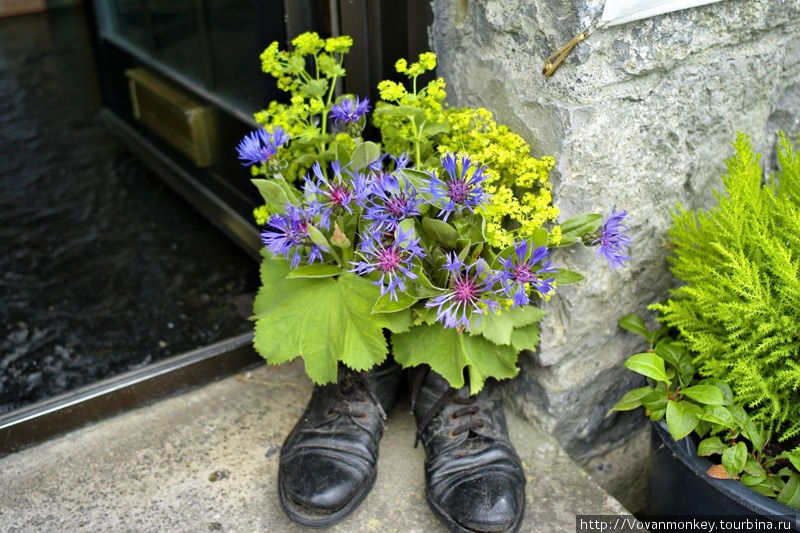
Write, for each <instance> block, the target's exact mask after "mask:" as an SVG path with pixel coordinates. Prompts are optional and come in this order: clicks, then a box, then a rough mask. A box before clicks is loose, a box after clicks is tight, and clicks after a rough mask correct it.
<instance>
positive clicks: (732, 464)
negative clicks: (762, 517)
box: [611, 315, 800, 509]
mask: <svg viewBox="0 0 800 533" xmlns="http://www.w3.org/2000/svg"><path fill="white" fill-rule="evenodd" d="M619 325H620V326H621V327H622V328H624V329H627V330H628V331H631V332H633V333H636V334H638V335H641V336H643V337H644V338H645V339H646V340H647V342H648V344H649V345H650V348H649V349H648V350H647V351H645V352H642V353H637V354H634V355H632V356H631V357H629V358H628V360H627V361H625V367H626V368H628V369H629V370H632V371H634V372H636V373H638V374H641V375H643V376H646V377H647V378H649V380H650V385H648V386H646V387H640V388H638V389H633V390H631V391H628V392H627V393H625V395H624V396H623V397H622V398H621V399H620V400H619V401H618V402H617V403H616V405H615V406H614V407H613V408H612V409H611V411H629V410H631V409H636V408H637V407H640V406H642V407H644V408H645V413H646V414H647V415H648V416H649V417H650V419H651V420H653V421H658V420H665V421H666V423H667V428H668V429H669V433H670V435H672V438H673V439H675V440H679V439H682V438H684V437H687V436H688V435H690V434H692V433H694V434H695V435H697V440H698V441H699V442H698V444H697V454H698V455H700V456H702V457H708V458H709V459H710V460H711V461H712V462H714V461H716V463H715V464H714V465H713V466H711V468H709V469H708V472H707V473H708V475H709V476H712V477H715V478H717V479H738V480H740V481H741V482H742V483H743V484H744V485H747V486H748V487H750V488H751V489H753V490H754V491H756V492H759V493H761V494H764V495H765V496H769V497H770V498H775V499H776V500H778V501H779V502H781V503H783V504H785V505H788V506H790V507H794V508H796V509H800V447H797V448H795V449H794V450H786V449H780V447H776V446H774V445H773V444H770V435H769V432H767V431H765V429H764V426H763V425H762V424H759V423H758V422H756V421H755V420H754V419H753V418H752V417H751V416H750V415H749V414H748V413H747V411H746V410H745V409H744V408H743V407H742V405H741V403H740V399H739V398H737V397H736V396H735V394H734V393H733V391H732V390H731V388H730V386H729V385H728V384H727V383H726V382H725V381H723V380H721V379H719V378H700V377H698V376H697V374H696V371H695V367H694V364H693V363H692V357H691V356H690V355H689V353H688V351H687V350H685V349H684V348H683V347H682V346H681V343H679V342H677V341H676V340H675V339H674V338H672V337H670V336H669V335H668V332H667V328H665V327H662V328H661V329H659V330H656V331H650V330H648V329H647V327H646V326H645V324H644V321H643V320H642V319H641V317H639V316H638V315H627V316H625V317H623V318H622V319H621V320H620V321H619ZM714 456H719V458H718V459H717V458H715V457H714Z"/></svg>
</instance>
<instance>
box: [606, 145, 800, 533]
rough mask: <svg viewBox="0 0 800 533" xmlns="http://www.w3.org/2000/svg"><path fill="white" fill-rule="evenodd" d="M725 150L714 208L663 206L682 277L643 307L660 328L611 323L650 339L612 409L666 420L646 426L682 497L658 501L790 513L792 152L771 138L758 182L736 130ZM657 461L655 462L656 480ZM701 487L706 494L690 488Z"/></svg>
mask: <svg viewBox="0 0 800 533" xmlns="http://www.w3.org/2000/svg"><path fill="white" fill-rule="evenodd" d="M734 149H735V155H734V156H733V157H732V158H730V159H729V160H728V161H727V169H728V172H727V175H725V176H723V182H724V185H725V193H724V194H723V193H718V194H717V195H716V196H717V200H718V203H717V205H715V206H713V207H712V208H710V209H708V210H697V211H687V210H684V209H682V208H681V207H680V206H678V209H677V211H676V212H675V213H674V214H673V225H672V227H671V229H670V230H669V245H670V249H671V254H670V257H669V263H670V268H671V271H672V273H673V274H674V275H675V277H676V278H678V279H679V280H680V281H681V282H682V284H681V285H680V286H679V287H678V288H676V289H674V290H672V291H670V296H669V298H668V299H667V300H665V301H664V302H661V303H658V304H654V305H652V306H651V309H653V310H655V311H658V313H659V315H658V321H659V322H660V323H661V324H662V326H663V327H661V328H660V329H658V330H655V331H650V330H648V329H647V328H646V327H645V325H644V322H643V321H642V319H641V318H640V317H638V316H636V315H628V316H626V317H624V318H623V319H621V320H620V326H621V327H623V328H625V329H627V330H629V331H632V332H634V333H637V334H640V335H642V336H643V337H644V338H645V339H646V340H647V342H648V343H649V345H650V348H649V349H648V350H647V351H646V352H643V353H639V354H635V355H633V356H632V357H630V358H629V359H628V360H627V361H626V362H625V366H626V367H627V368H629V369H631V370H633V371H634V372H638V373H640V374H642V375H644V376H646V377H647V378H648V379H649V380H650V381H651V384H650V385H648V386H646V387H642V388H638V389H634V390H632V391H629V392H628V393H627V394H625V396H623V398H622V399H620V400H619V402H618V403H617V404H616V405H615V406H614V408H613V409H612V410H618V411H621V410H630V409H634V408H636V407H639V406H644V408H645V412H646V413H647V415H648V416H649V417H650V419H651V420H653V421H656V422H658V421H665V422H666V423H665V424H664V423H663V422H662V423H660V424H656V425H655V433H656V435H657V437H658V438H659V439H661V440H662V441H663V443H664V445H665V446H666V448H667V449H668V450H669V451H670V452H672V453H673V454H675V456H677V458H678V459H679V461H680V463H682V464H683V465H685V468H683V469H680V470H673V471H672V474H671V475H672V476H675V477H676V478H674V479H677V481H675V484H676V485H681V486H684V487H685V486H687V483H688V484H690V485H691V486H692V487H694V489H692V493H691V494H692V496H691V497H690V498H687V497H683V498H680V497H677V494H680V493H679V492H678V493H673V494H670V499H671V501H672V503H674V504H675V505H669V506H666V507H664V506H661V507H659V508H658V510H660V511H664V512H668V513H675V512H680V510H681V509H683V510H684V512H685V511H686V509H687V506H692V505H697V504H698V502H700V506H699V507H695V509H696V510H700V511H702V512H705V513H712V514H713V513H715V512H719V513H723V512H728V511H730V510H738V512H757V513H760V514H763V515H766V516H775V515H781V514H782V515H794V516H795V517H796V516H797V509H800V473H799V472H800V446H799V444H800V439H798V435H800V394H798V388H800V355H799V354H800V352H799V351H798V350H799V349H800V344H798V340H799V339H800V307H798V306H797V301H796V298H797V297H798V295H800V292H798V291H797V289H798V288H800V277H798V275H799V274H800V258H798V252H800V240H798V235H800V196H799V195H798V192H800V159H799V158H798V155H797V152H796V151H795V149H794V147H793V145H792V143H790V142H789V141H788V140H787V139H786V138H785V137H784V136H783V135H781V140H780V146H779V150H778V162H779V165H780V171H779V172H778V173H777V174H776V175H775V176H773V177H771V178H770V179H768V180H767V181H766V183H763V175H764V173H763V170H762V168H761V166H760V165H759V164H758V160H759V156H758V155H757V154H755V153H754V152H753V150H752V148H751V146H750V142H749V139H747V138H746V137H745V136H744V135H741V134H740V135H739V137H738V138H737V140H736V142H735V143H734ZM697 456H700V457H699V458H698V457H697ZM702 457H707V458H709V459H711V460H712V461H713V464H712V463H711V462H709V461H708V460H705V459H702ZM660 465H663V461H661V459H657V460H656V466H655V468H656V469H658V471H659V486H660V487H662V488H663V485H662V482H663V479H664V476H665V475H666V474H665V470H664V469H663V468H662V466H660ZM668 471H669V470H667V472H668ZM733 480H738V481H733ZM667 485H669V482H667ZM707 489H711V491H710V492H709V494H712V496H709V497H708V498H709V499H706V497H703V498H699V499H698V498H695V497H694V496H695V495H696V494H697V493H698V491H699V492H702V491H706V490H707ZM732 502H735V504H733V503H732ZM662 503H664V502H662ZM689 508H690V507H689ZM794 527H795V528H796V529H797V528H798V521H797V518H795V519H794Z"/></svg>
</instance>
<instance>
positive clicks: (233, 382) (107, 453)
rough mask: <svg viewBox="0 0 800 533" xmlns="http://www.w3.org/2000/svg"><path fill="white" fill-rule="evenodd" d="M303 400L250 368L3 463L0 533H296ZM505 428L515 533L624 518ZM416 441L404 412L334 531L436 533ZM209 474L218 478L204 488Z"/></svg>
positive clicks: (553, 456)
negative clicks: (519, 494)
mask: <svg viewBox="0 0 800 533" xmlns="http://www.w3.org/2000/svg"><path fill="white" fill-rule="evenodd" d="M311 389H312V384H311V383H310V382H309V381H308V379H307V378H306V377H305V375H304V373H303V367H302V365H301V364H299V361H297V362H294V363H292V364H287V365H284V366H281V367H267V366H264V367H259V368H257V369H255V370H253V371H251V372H248V373H246V374H243V375H238V376H235V377H230V378H226V379H223V380H221V381H218V382H215V383H211V384H209V385H206V386H204V387H202V388H199V389H196V390H194V391H191V392H188V393H186V394H182V395H179V396H175V397H172V398H169V399H166V400H163V401H160V402H158V403H155V404H153V405H150V406H147V407H142V408H140V409H136V410H133V411H130V412H128V413H125V414H122V415H120V416H117V417H114V418H111V419H108V420H105V421H102V422H99V423H96V424H94V425H91V426H89V427H86V428H83V429H80V430H77V431H74V432H72V433H69V434H67V435H64V436H62V437H59V438H56V439H54V440H51V441H48V442H46V443H43V444H41V445H39V446H36V447H33V448H30V449H27V450H24V451H21V452H18V453H16V454H12V455H9V456H7V457H5V458H3V459H0V476H1V477H0V479H2V483H0V531H215V530H221V531H270V532H283V531H286V532H291V531H301V530H302V528H299V527H297V526H294V525H293V524H291V523H290V522H289V521H288V520H287V519H286V517H285V516H284V514H283V512H282V511H281V508H280V505H279V503H278V498H277V488H276V480H277V467H278V456H279V451H280V445H281V443H282V442H283V439H284V438H285V437H286V435H288V433H289V431H290V430H291V428H292V426H293V425H294V423H295V422H296V420H297V419H298V418H299V417H300V415H301V413H302V412H303V409H304V407H305V404H306V402H307V401H308V398H309V396H310V392H311ZM508 422H509V431H510V433H511V438H512V440H513V441H514V445H515V446H516V448H517V451H518V452H519V455H520V457H521V458H522V460H523V465H524V468H525V471H526V475H527V479H528V485H527V491H526V494H527V505H526V515H525V522H524V523H523V526H522V529H521V531H546V532H558V531H565V532H566V531H570V532H571V531H575V514H576V513H581V514H622V513H625V510H624V508H623V507H622V506H621V505H620V504H619V503H618V502H617V501H616V500H614V499H613V498H611V497H610V496H608V495H607V494H606V493H605V492H603V490H602V489H600V488H599V487H598V486H597V485H596V484H595V483H594V482H593V481H592V480H591V479H590V478H589V477H588V476H587V474H586V473H585V472H584V471H583V470H581V469H580V468H579V467H578V466H577V465H575V463H573V462H572V460H571V459H570V458H569V457H568V456H567V454H566V453H565V452H564V451H563V450H562V449H561V448H560V446H559V445H558V444H557V443H556V441H555V440H554V439H553V438H552V437H551V436H550V435H547V434H544V433H543V432H541V431H540V430H538V429H537V428H536V427H534V426H532V425H531V424H529V423H527V422H525V421H523V420H522V419H520V418H518V417H516V416H513V415H511V414H510V413H509V416H508ZM414 432H415V423H414V419H413V416H412V415H411V414H410V412H409V405H408V400H402V401H401V402H400V403H399V404H398V405H397V406H396V407H395V408H394V410H393V411H392V413H391V414H390V418H389V424H388V427H387V428H386V433H385V435H384V438H383V440H382V441H381V448H380V459H379V464H378V478H377V481H376V483H375V487H374V488H373V490H372V492H371V493H370V495H369V496H368V497H367V498H366V500H365V501H364V502H363V503H362V504H361V506H360V507H359V508H358V509H357V510H356V511H355V512H354V513H353V514H352V515H351V516H350V517H348V518H347V519H345V520H344V521H343V522H341V523H340V524H338V525H336V526H334V527H332V528H330V531H334V532H360V531H366V532H372V531H376V532H377V531H380V532H434V533H436V532H443V531H445V530H444V528H443V527H442V526H440V525H439V523H438V522H437V520H436V519H435V517H434V516H433V515H432V513H431V512H430V511H429V509H428V507H427V505H426V503H425V478H424V473H423V461H424V458H425V456H424V452H423V450H422V447H421V446H420V447H419V448H416V449H415V448H414V447H413V443H414ZM214 472H226V473H227V474H226V475H223V476H219V477H220V479H217V480H216V481H210V476H212V474H213V473H214ZM212 477H213V476H212Z"/></svg>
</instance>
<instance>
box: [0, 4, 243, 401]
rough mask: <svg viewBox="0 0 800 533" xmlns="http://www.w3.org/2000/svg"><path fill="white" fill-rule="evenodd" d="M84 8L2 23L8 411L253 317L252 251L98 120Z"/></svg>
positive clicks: (1, 267)
mask: <svg viewBox="0 0 800 533" xmlns="http://www.w3.org/2000/svg"><path fill="white" fill-rule="evenodd" d="M82 17H83V15H82V14H81V13H80V11H79V10H78V9H74V8H73V9H62V10H55V11H52V12H50V13H45V14H37V15H26V16H21V17H13V18H8V19H0V414H2V413H4V412H7V411H9V410H11V409H14V408H16V407H20V406H22V405H25V404H28V403H31V402H35V401H37V400H40V399H43V398H48V397H51V396H53V395H56V394H59V393H61V392H64V391H67V390H70V389H73V388H75V387H79V386H81V385H84V384H87V383H90V382H93V381H96V380H98V379H102V378H105V377H109V376H112V375H114V374H117V373H120V372H123V371H126V370H129V369H133V368H138V367H141V366H143V365H146V364H148V363H150V362H153V361H157V360H159V359H162V358H164V357H167V356H170V355H174V354H177V353H181V352H184V351H187V350H190V349H193V348H197V347H199V346H203V345H205V344H208V343H211V342H214V341H217V340H220V339H223V338H225V337H228V336H231V335H233V334H237V333H242V332H244V331H246V330H248V329H249V327H250V325H249V323H248V322H247V321H246V320H245V317H246V316H247V314H248V312H249V302H250V300H251V298H252V291H253V289H254V284H255V283H256V282H257V270H256V265H255V263H254V262H253V261H252V259H250V258H249V257H248V256H246V255H245V254H244V253H243V252H241V251H240V250H239V249H238V248H236V247H235V246H234V245H233V244H232V243H231V242H230V241H229V240H228V239H227V238H226V237H224V236H223V235H222V234H221V233H219V232H218V231H217V230H216V229H215V228H214V227H213V226H212V225H211V224H209V223H208V222H207V221H206V220H205V219H203V218H202V217H201V216H200V215H199V214H197V213H196V212H195V211H194V210H193V209H192V208H191V206H189V205H188V204H186V203H185V202H184V201H183V200H182V199H181V198H179V197H178V196H176V195H175V194H174V193H173V192H172V191H171V190H170V189H168V187H167V186H166V185H164V184H163V183H162V182H160V181H159V180H158V179H157V178H156V177H155V176H154V175H152V174H151V173H149V171H147V170H146V169H145V168H144V166H143V165H142V163H141V162H140V161H138V160H137V159H136V158H135V157H134V156H133V155H132V154H130V153H129V152H127V151H126V150H125V149H124V148H123V147H122V145H121V144H120V143H118V142H117V141H116V140H114V139H113V138H111V137H110V135H109V134H108V132H107V131H106V130H104V128H103V127H102V126H101V125H100V124H99V123H98V122H96V121H95V115H96V113H97V111H98V110H99V108H100V103H99V99H98V96H97V90H96V87H95V78H94V76H95V74H94V70H93V68H92V58H91V49H90V46H89V41H88V30H87V27H86V23H85V21H84V20H83V18H82Z"/></svg>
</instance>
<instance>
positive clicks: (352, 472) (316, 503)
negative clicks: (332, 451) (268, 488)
mask: <svg viewBox="0 0 800 533" xmlns="http://www.w3.org/2000/svg"><path fill="white" fill-rule="evenodd" d="M283 466H284V467H283V468H282V469H281V474H282V475H281V480H280V483H281V485H282V489H283V492H284V493H285V495H286V496H287V497H288V498H289V499H290V500H291V501H292V502H294V503H295V504H296V505H299V506H301V507H303V508H305V509H306V510H308V511H309V512H312V513H325V512H333V511H336V510H338V509H341V508H342V507H344V506H345V505H347V504H348V503H349V502H350V501H352V500H353V499H354V498H356V497H357V496H358V493H359V491H360V489H362V488H364V486H365V485H366V483H367V481H368V480H366V479H363V475H362V474H361V473H360V472H358V471H357V470H356V469H354V468H352V467H350V466H348V465H346V464H344V463H342V462H341V461H338V460H336V459H333V458H329V457H314V456H311V457H303V458H298V460H296V461H291V462H290V463H289V464H287V465H283Z"/></svg>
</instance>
